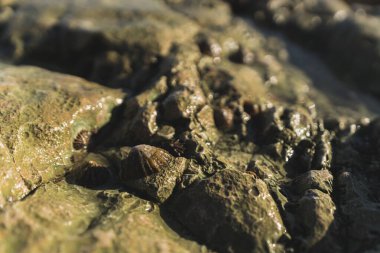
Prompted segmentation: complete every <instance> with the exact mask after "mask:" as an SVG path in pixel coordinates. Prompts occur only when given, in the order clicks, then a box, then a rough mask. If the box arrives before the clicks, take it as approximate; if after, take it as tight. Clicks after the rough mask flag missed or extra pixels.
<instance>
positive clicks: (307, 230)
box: [294, 189, 336, 251]
mask: <svg viewBox="0 0 380 253" xmlns="http://www.w3.org/2000/svg"><path fill="white" fill-rule="evenodd" d="M296 205H297V206H296V208H295V210H294V214H295V216H294V219H295V220H294V223H295V224H296V226H297V227H296V229H297V230H298V233H299V237H300V244H299V245H298V247H297V248H298V250H301V251H302V250H308V249H310V248H311V247H312V246H314V245H315V244H316V243H317V242H319V241H320V240H321V239H322V238H323V237H324V236H326V234H327V232H328V230H329V229H330V226H331V225H332V223H333V221H334V212H335V209H336V208H335V205H334V202H333V201H332V199H331V197H330V196H329V195H328V194H326V193H323V192H321V191H319V190H316V189H310V190H307V191H306V192H305V194H304V195H303V197H301V198H300V199H299V200H298V202H297V204H296Z"/></svg>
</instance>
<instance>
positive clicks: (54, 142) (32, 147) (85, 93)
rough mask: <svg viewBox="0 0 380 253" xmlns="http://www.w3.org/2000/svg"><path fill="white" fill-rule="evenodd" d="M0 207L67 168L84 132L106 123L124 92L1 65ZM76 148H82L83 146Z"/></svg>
mask: <svg viewBox="0 0 380 253" xmlns="http://www.w3.org/2000/svg"><path fill="white" fill-rule="evenodd" d="M0 82H1V88H0V97H1V102H0V103H1V104H2V111H1V113H0V118H1V123H0V129H1V133H0V144H1V145H0V154H1V157H2V159H1V160H0V167H1V171H0V174H1V179H0V185H1V186H0V206H4V204H5V203H6V202H13V201H17V200H20V199H22V198H23V197H25V196H26V195H27V194H28V193H29V192H30V191H32V190H33V189H35V188H36V187H38V186H39V185H41V184H42V183H46V182H48V181H50V180H53V179H57V178H59V177H62V176H63V175H64V173H65V172H66V171H68V170H70V167H71V165H72V159H71V157H72V155H73V154H74V153H76V152H83V151H84V150H78V148H79V146H77V145H78V143H77V141H78V140H77V136H78V134H79V133H81V132H82V131H87V132H88V133H94V132H96V131H97V130H98V129H99V128H100V127H102V126H103V125H104V124H106V123H107V122H108V120H109V119H110V116H111V110H112V109H113V108H114V107H115V106H116V105H118V104H120V103H121V101H122V100H121V98H122V97H123V93H121V92H120V91H118V90H110V89H107V88H102V87H100V86H99V85H97V84H94V83H90V82H87V81H84V80H82V79H80V78H77V77H72V76H67V75H62V74H57V73H53V72H48V71H46V70H42V69H39V68H34V67H2V70H1V80H0ZM82 144H83V145H82V146H80V147H85V146H86V144H85V143H82Z"/></svg>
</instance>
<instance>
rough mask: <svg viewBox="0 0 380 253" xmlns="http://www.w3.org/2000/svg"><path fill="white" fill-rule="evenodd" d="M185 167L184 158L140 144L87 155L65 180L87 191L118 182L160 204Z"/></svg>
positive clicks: (76, 145) (186, 162)
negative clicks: (86, 188) (83, 187)
mask: <svg viewBox="0 0 380 253" xmlns="http://www.w3.org/2000/svg"><path fill="white" fill-rule="evenodd" d="M83 145H84V144H83ZM83 145H82V146H83ZM78 146H79V143H78V142H74V148H75V147H78ZM189 167H190V162H189V160H188V159H186V158H183V157H174V156H173V155H171V154H170V153H169V152H167V151H166V150H164V149H162V148H158V147H154V146H150V145H146V144H140V145H137V146H134V147H122V148H118V149H110V150H106V151H101V152H97V153H91V152H90V153H88V154H86V156H85V158H84V159H82V160H81V161H80V162H78V163H77V165H76V166H75V168H74V170H73V172H71V173H70V174H69V175H68V176H67V178H68V180H69V181H71V182H73V183H76V184H79V185H82V186H86V187H89V188H99V187H103V186H106V185H107V184H111V183H115V182H118V183H121V184H122V185H124V186H125V187H126V188H128V189H130V190H132V191H135V192H136V193H138V194H140V195H142V196H143V197H146V198H148V199H151V200H153V201H157V202H159V203H162V202H164V201H165V200H166V199H167V198H168V197H169V196H170V195H171V194H172V192H173V190H174V188H175V187H176V185H177V184H178V183H179V182H181V177H182V175H183V174H184V172H185V170H186V169H189ZM194 174H196V173H194Z"/></svg>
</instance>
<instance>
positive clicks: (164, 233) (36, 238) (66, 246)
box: [0, 181, 209, 253]
mask: <svg viewBox="0 0 380 253" xmlns="http://www.w3.org/2000/svg"><path fill="white" fill-rule="evenodd" d="M0 252H7V253H21V252H22V253H37V252H62V253H71V252H99V253H100V252H127V253H135V252H142V253H179V252H181V253H182V252H183V253H190V252H197V253H201V252H202V253H206V252H209V251H208V250H207V249H206V248H205V247H204V246H201V245H199V244H197V243H195V242H192V241H190V240H186V239H183V238H181V237H180V236H178V235H177V234H176V233H175V232H174V231H173V230H171V229H170V228H169V227H168V226H167V225H166V224H165V222H164V221H163V219H162V218H161V217H160V215H159V210H158V208H157V206H155V205H153V204H151V203H150V202H148V201H145V200H141V199H139V198H137V197H135V196H133V195H130V194H128V193H126V192H120V191H117V190H107V191H99V190H97V191H94V190H90V189H86V188H83V187H80V186H73V185H70V184H67V183H66V182H65V181H60V182H58V183H53V182H49V183H47V184H45V185H43V186H41V187H39V188H38V189H37V190H36V192H35V193H34V194H33V197H31V198H27V199H25V201H22V202H17V203H15V204H13V205H12V206H10V207H9V208H7V209H6V210H4V211H3V212H1V213H0Z"/></svg>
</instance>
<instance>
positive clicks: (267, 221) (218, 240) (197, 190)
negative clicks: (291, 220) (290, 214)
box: [168, 170, 285, 252]
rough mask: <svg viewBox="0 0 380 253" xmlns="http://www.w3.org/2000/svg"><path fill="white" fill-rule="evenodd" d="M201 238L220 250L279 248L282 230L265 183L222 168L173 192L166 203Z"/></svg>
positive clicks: (279, 218) (279, 249)
mask: <svg viewBox="0 0 380 253" xmlns="http://www.w3.org/2000/svg"><path fill="white" fill-rule="evenodd" d="M168 208H169V210H170V212H172V213H173V214H174V215H175V217H176V219H178V220H179V221H180V222H181V223H182V224H183V225H184V226H185V227H186V228H187V229H189V230H190V231H191V232H192V233H193V234H194V235H195V236H196V237H197V238H198V239H199V240H200V241H202V242H204V243H206V244H207V245H209V246H210V247H211V248H214V249H216V250H218V251H219V252H257V251H263V252H265V251H271V252H280V251H281V245H280V244H276V242H278V240H279V239H280V237H281V236H282V235H283V234H284V233H285V228H284V225H283V223H282V219H281V216H280V214H279V212H278V209H277V206H276V204H275V202H274V200H273V199H272V197H271V195H270V193H269V192H268V189H267V186H266V185H265V183H264V182H263V181H262V180H260V179H256V178H255V177H254V176H252V175H250V174H245V173H241V172H238V171H234V170H223V171H220V172H218V173H216V174H215V175H214V176H212V177H210V178H208V179H206V180H203V181H200V182H198V183H196V184H194V185H192V186H191V187H189V188H188V189H186V190H185V191H183V192H182V193H180V194H178V195H176V196H175V198H174V199H173V200H172V201H171V202H170V206H169V207H168Z"/></svg>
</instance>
